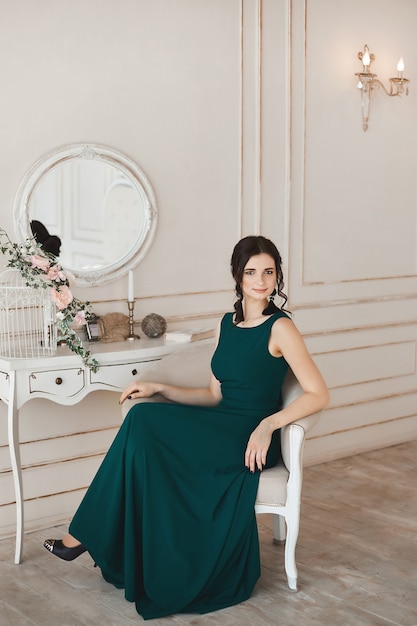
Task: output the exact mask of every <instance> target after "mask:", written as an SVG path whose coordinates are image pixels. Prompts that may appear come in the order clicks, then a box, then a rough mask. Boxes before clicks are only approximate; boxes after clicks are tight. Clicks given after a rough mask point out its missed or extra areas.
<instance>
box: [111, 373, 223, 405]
mask: <svg viewBox="0 0 417 626" xmlns="http://www.w3.org/2000/svg"><path fill="white" fill-rule="evenodd" d="M156 393H159V394H161V396H164V398H166V399H167V400H171V401H172V402H179V403H180V404H195V405H199V406H216V405H217V404H218V403H219V402H220V400H221V397H222V396H221V392H220V383H219V381H218V380H217V379H216V378H215V377H214V376H213V374H212V375H211V380H210V385H209V386H208V387H201V388H195V389H194V388H192V387H177V386H175V385H166V384H164V383H152V382H146V381H139V380H138V381H136V382H134V383H131V384H130V385H129V386H128V387H126V389H125V390H124V391H123V393H122V395H121V396H120V401H119V402H120V404H123V402H124V401H125V400H126V399H127V398H128V399H129V400H136V399H137V398H150V397H151V396H153V395H154V394H156Z"/></svg>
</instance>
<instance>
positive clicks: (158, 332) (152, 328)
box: [142, 313, 167, 339]
mask: <svg viewBox="0 0 417 626" xmlns="http://www.w3.org/2000/svg"><path fill="white" fill-rule="evenodd" d="M166 329H167V323H166V321H165V319H164V318H163V317H162V315H157V314H156V313H149V315H147V316H146V317H144V318H143V320H142V330H143V332H144V333H145V335H146V336H147V337H151V338H152V339H156V338H157V337H161V336H162V335H163V334H164V332H165V331H166Z"/></svg>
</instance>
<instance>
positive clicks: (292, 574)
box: [285, 519, 299, 591]
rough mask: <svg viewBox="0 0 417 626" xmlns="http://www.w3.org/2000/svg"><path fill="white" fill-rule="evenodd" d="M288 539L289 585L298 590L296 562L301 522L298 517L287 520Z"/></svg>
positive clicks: (287, 570) (286, 551)
mask: <svg viewBox="0 0 417 626" xmlns="http://www.w3.org/2000/svg"><path fill="white" fill-rule="evenodd" d="M286 522H287V540H286V542H285V572H286V574H287V579H288V587H289V588H290V589H291V591H297V590H298V586H297V580H298V572H297V566H296V564H295V546H296V544H297V539H298V530H299V522H298V519H293V520H289V519H287V520H286Z"/></svg>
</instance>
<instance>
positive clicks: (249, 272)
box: [245, 270, 255, 276]
mask: <svg viewBox="0 0 417 626" xmlns="http://www.w3.org/2000/svg"><path fill="white" fill-rule="evenodd" d="M254 273H255V272H254V271H253V270H245V275H246V276H253V274H254Z"/></svg>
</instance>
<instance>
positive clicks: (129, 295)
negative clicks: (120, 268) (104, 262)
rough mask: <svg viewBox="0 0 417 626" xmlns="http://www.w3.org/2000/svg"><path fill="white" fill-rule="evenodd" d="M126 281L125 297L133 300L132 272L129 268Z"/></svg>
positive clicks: (130, 300)
mask: <svg viewBox="0 0 417 626" xmlns="http://www.w3.org/2000/svg"><path fill="white" fill-rule="evenodd" d="M127 280H128V282H127V299H128V301H129V302H134V300H135V296H134V295H133V272H132V270H129V274H128V279H127Z"/></svg>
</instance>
